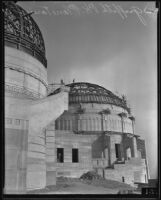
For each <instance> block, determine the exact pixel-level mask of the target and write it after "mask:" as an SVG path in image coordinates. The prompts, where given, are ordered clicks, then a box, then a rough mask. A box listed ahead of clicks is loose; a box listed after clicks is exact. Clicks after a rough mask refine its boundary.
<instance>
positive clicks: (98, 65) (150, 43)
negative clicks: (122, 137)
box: [17, 1, 158, 178]
mask: <svg viewBox="0 0 161 200" xmlns="http://www.w3.org/2000/svg"><path fill="white" fill-rule="evenodd" d="M17 4H18V5H20V6H22V7H23V8H24V9H25V10H27V11H28V12H31V11H34V12H35V13H34V14H32V16H33V18H34V19H35V21H36V22H37V24H38V25H39V28H40V30H41V32H42V34H43V37H44V41H45V46H46V58H47V61H48V68H47V72H48V82H49V83H53V82H55V83H58V82H60V80H61V79H63V80H64V82H65V83H66V84H68V83H70V82H72V81H73V79H75V81H76V82H90V83H94V84H98V85H101V86H103V87H105V88H106V89H108V90H111V91H112V92H113V93H115V94H117V95H122V94H124V95H125V96H126V97H127V100H128V104H129V105H130V107H131V109H132V113H133V115H134V116H135V118H136V134H137V135H140V136H141V138H143V139H145V142H146V152H147V156H148V163H149V169H150V178H157V157H158V156H157V150H158V148H157V145H158V143H157V142H158V140H157V10H156V9H155V2H146V1H145V2H137V1H136V2H135V1H133V2H129V1H128V2H114V1H112V2H110V1H104V2H100V1H99V2H97V1H94V2H87V1H86V2H85V1H84V2H83V1H80V2H76V1H70V2H48V1H42V2H36V1H30V2H21V1H19V2H18V3H17Z"/></svg>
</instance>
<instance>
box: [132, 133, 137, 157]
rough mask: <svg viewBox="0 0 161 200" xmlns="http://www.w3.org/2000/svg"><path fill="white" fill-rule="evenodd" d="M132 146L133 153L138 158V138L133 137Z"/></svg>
mask: <svg viewBox="0 0 161 200" xmlns="http://www.w3.org/2000/svg"><path fill="white" fill-rule="evenodd" d="M132 144H133V152H134V155H133V156H134V158H137V157H138V155H137V144H136V137H135V136H133V138H132Z"/></svg>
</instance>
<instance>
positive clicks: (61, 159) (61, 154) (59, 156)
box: [57, 148, 64, 163]
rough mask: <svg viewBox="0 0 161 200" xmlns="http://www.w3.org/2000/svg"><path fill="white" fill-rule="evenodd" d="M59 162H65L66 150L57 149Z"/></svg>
mask: <svg viewBox="0 0 161 200" xmlns="http://www.w3.org/2000/svg"><path fill="white" fill-rule="evenodd" d="M57 162H58V163H63V162H64V149H63V148H57Z"/></svg>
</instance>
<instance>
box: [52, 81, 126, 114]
mask: <svg viewBox="0 0 161 200" xmlns="http://www.w3.org/2000/svg"><path fill="white" fill-rule="evenodd" d="M66 86H68V87H69V88H70V91H69V105H70V104H78V103H98V104H111V105H116V106H120V107H122V108H124V109H126V110H128V111H129V108H128V107H127V105H126V101H125V100H123V99H121V98H120V97H118V96H116V95H115V94H113V93H112V92H111V91H109V90H107V89H105V88H104V87H102V86H99V85H96V84H92V83H87V82H77V83H71V84H68V85H66ZM59 90H60V89H57V90H55V91H54V92H53V93H51V94H50V95H52V94H56V93H57V92H59Z"/></svg>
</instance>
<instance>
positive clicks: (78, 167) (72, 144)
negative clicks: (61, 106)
mask: <svg viewBox="0 0 161 200" xmlns="http://www.w3.org/2000/svg"><path fill="white" fill-rule="evenodd" d="M56 148H64V162H63V163H58V162H57V170H56V171H57V176H67V177H77V178H79V177H80V176H81V175H82V174H83V173H84V172H87V171H89V170H91V169H92V154H91V138H90V137H89V136H86V135H76V134H73V133H71V132H69V131H56ZM72 148H77V149H78V163H73V162H72Z"/></svg>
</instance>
